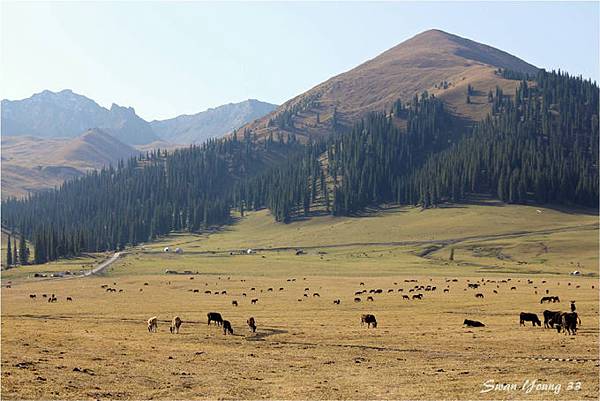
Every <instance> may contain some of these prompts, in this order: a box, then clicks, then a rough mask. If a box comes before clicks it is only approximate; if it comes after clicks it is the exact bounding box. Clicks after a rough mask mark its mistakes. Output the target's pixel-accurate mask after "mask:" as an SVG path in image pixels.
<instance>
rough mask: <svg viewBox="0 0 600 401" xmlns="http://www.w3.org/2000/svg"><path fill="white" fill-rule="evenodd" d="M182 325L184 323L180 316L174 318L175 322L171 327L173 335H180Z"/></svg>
mask: <svg viewBox="0 0 600 401" xmlns="http://www.w3.org/2000/svg"><path fill="white" fill-rule="evenodd" d="M181 323H182V322H181V319H180V318H179V316H175V317H174V318H173V320H172V321H171V327H169V330H170V331H171V334H179V328H180V327H181Z"/></svg>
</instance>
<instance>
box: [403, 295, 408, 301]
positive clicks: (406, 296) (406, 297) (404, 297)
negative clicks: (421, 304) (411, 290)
mask: <svg viewBox="0 0 600 401" xmlns="http://www.w3.org/2000/svg"><path fill="white" fill-rule="evenodd" d="M402 299H407V300H410V298H409V296H408V295H402Z"/></svg>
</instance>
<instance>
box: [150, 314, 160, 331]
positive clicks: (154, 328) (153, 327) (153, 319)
mask: <svg viewBox="0 0 600 401" xmlns="http://www.w3.org/2000/svg"><path fill="white" fill-rule="evenodd" d="M157 330H158V318H157V317H156V316H152V317H151V318H150V319H148V331H149V332H150V333H156V331H157Z"/></svg>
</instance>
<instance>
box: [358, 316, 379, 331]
mask: <svg viewBox="0 0 600 401" xmlns="http://www.w3.org/2000/svg"><path fill="white" fill-rule="evenodd" d="M365 323H366V324H367V328H371V326H372V327H373V328H376V327H377V319H375V315H371V314H366V315H362V316H361V317H360V325H361V326H363V325H364V324H365Z"/></svg>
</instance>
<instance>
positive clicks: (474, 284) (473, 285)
mask: <svg viewBox="0 0 600 401" xmlns="http://www.w3.org/2000/svg"><path fill="white" fill-rule="evenodd" d="M467 287H469V288H477V287H479V284H477V283H470V284H467Z"/></svg>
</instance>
